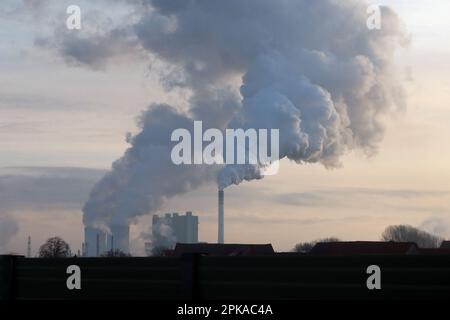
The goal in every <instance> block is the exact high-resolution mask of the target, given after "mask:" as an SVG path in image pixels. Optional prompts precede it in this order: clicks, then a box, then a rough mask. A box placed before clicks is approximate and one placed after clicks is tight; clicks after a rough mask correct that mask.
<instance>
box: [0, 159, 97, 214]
mask: <svg viewBox="0 0 450 320" xmlns="http://www.w3.org/2000/svg"><path fill="white" fill-rule="evenodd" d="M104 173H105V171H103V170H97V169H85V168H45V167H41V168H37V167H20V168H3V169H1V170H0V214H10V213H13V212H17V211H21V210H31V211H33V210H56V209H59V210H61V209H78V210H81V207H82V204H83V202H84V201H85V200H86V199H87V198H88V195H89V191H90V190H91V188H92V187H93V185H94V184H95V182H96V181H97V180H98V179H100V178H101V176H102V175H103V174H104Z"/></svg>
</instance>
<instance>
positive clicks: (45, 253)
mask: <svg viewBox="0 0 450 320" xmlns="http://www.w3.org/2000/svg"><path fill="white" fill-rule="evenodd" d="M71 255H72V253H71V251H70V247H69V245H68V244H67V242H65V241H64V240H63V239H61V238H60V237H53V238H50V239H48V240H47V241H46V242H45V243H44V244H43V245H42V246H41V247H40V248H39V257H41V258H65V257H70V256H71Z"/></svg>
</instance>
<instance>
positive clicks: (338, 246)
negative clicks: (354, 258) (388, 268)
mask: <svg viewBox="0 0 450 320" xmlns="http://www.w3.org/2000/svg"><path fill="white" fill-rule="evenodd" d="M417 250H418V247H417V245H416V244H415V243H414V242H392V241H390V242H382V241H351V242H344V241H343V242H320V243H317V244H316V245H315V246H314V247H313V248H312V249H311V251H310V252H309V253H310V254H312V255H366V254H367V255H371V254H410V253H416V252H417Z"/></svg>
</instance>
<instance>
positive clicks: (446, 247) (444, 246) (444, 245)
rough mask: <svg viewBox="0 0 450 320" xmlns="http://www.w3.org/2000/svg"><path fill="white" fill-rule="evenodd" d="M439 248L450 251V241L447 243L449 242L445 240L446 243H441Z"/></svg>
mask: <svg viewBox="0 0 450 320" xmlns="http://www.w3.org/2000/svg"><path fill="white" fill-rule="evenodd" d="M441 248H444V249H450V241H449V240H447V241H442V243H441Z"/></svg>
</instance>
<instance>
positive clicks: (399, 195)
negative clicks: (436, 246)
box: [263, 188, 450, 211]
mask: <svg viewBox="0 0 450 320" xmlns="http://www.w3.org/2000/svg"><path fill="white" fill-rule="evenodd" d="M449 195H450V191H447V190H432V191H430V190H416V189H376V188H338V189H323V190H314V191H309V192H293V193H286V194H272V195H270V194H265V195H263V198H265V199H268V198H269V199H270V200H271V201H274V202H277V203H280V204H285V205H291V206H299V207H332V206H339V207H348V206H350V205H353V204H354V202H355V201H357V200H361V199H364V200H365V201H366V202H367V201H370V198H379V199H380V200H379V203H380V205H391V206H392V208H395V209H398V210H403V211H404V210H408V211H409V210H410V209H414V208H415V209H420V211H423V210H427V209H424V208H417V207H414V206H405V205H403V206H401V205H394V204H386V203H384V202H385V201H386V200H389V199H392V200H402V201H404V200H408V199H423V198H429V197H432V198H439V197H448V196H449ZM350 199H351V201H350ZM383 199H384V200H383Z"/></svg>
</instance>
